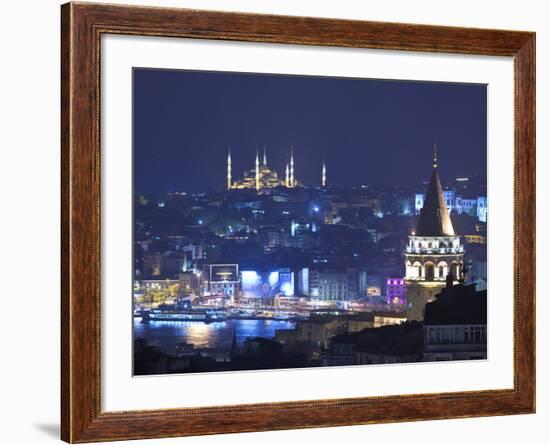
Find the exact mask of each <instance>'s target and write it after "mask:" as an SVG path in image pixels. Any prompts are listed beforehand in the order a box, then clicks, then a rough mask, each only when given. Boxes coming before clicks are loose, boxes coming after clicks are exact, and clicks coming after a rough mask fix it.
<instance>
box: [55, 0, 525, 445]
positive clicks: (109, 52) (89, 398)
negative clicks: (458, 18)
mask: <svg viewBox="0 0 550 445" xmlns="http://www.w3.org/2000/svg"><path fill="white" fill-rule="evenodd" d="M61 13H62V14H61V16H62V29H61V31H62V47H61V60H62V94H61V102H62V141H61V143H62V180H61V181H62V235H63V236H62V246H61V249H62V307H61V313H62V385H61V386H62V428H61V432H62V438H63V440H65V441H68V442H93V441H103V440H122V439H139V438H153V437H174V436H185V435H201V434H215V433H226V432H244V431H262V430H276V429H288V428H306V427H320V426H338V425H352V424H367V423H376V422H400V421H409V420H423V419H441V418H453V417H473V416H490V415H505V414H520V413H532V412H534V410H535V311H534V308H535V235H534V234H535V230H534V226H535V35H534V34H533V33H529V32H517V31H501V30H484V29H466V28H450V27H438V26H424V25H423V26H421V25H406V24H390V23H379V22H360V21H346V20H333V19H317V18H315V19H314V18H304V17H283V16H268V15H254V14H238V13H221V12H212V11H197V10H185V9H171V8H147V7H133V6H117V5H105V4H103V5H99V4H91V3H86V4H81V3H68V4H65V5H63V6H62V10H61Z"/></svg>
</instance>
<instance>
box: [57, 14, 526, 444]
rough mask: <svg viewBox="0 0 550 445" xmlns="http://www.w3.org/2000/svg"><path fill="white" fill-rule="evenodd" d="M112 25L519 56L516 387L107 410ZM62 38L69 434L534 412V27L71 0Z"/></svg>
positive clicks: (197, 431)
mask: <svg viewBox="0 0 550 445" xmlns="http://www.w3.org/2000/svg"><path fill="white" fill-rule="evenodd" d="M106 33H107V34H127V35H144V36H166V37H177V38H193V39H221V40H237V41H248V42H276V43H286V44H300V45H323V46H339V47H354V48H379V49H391V50H409V51H428V52H446V53H462V54H478V55H498V56H512V57H513V59H514V70H515V87H514V88H515V128H514V132H515V181H514V183H515V190H514V213H515V221H514V231H515V239H514V271H515V275H514V289H513V293H514V387H513V389H510V390H485V391H475V392H458V393H438V394H418V395H401V396H387V397H386V396H384V397H368V398H349V399H334V400H322V401H307V400H306V401H299V402H288V403H266V404H252V405H237V406H223V407H221V406H219V407H216V406H213V407H209V408H182V409H167V410H152V411H130V412H102V410H101V404H100V356H101V348H100V337H101V332H100V304H101V301H100V282H101V277H100V267H99V266H100V231H101V227H100V199H101V196H100V183H101V177H100V162H101V159H100V158H101V156H100V142H99V141H100V139H99V132H100V121H99V114H100V110H101V108H100V78H99V73H100V55H101V45H100V38H101V36H102V35H103V34H106ZM61 35H62V43H61V67H62V70H61V86H62V88H61V110H62V114H61V147H62V158H61V171H62V177H61V188H62V191H61V199H62V201H61V202H62V210H61V220H62V226H61V232H62V244H61V262H62V263H61V266H62V276H61V289H62V299H61V314H62V317H61V327H62V342H61V352H62V356H61V357H62V358H61V369H62V376H61V379H62V380H61V401H62V403H61V436H62V439H63V440H65V441H67V442H71V443H73V442H95V441H105V440H122V439H140V438H153V437H173V436H187V435H201V434H216V433H232V432H245V431H265V430H281V429H290V428H309V427H325V426H339V425H354V424H368V423H380V422H403V421H412V420H427V419H442V418H459V417H475V416H494V415H507V414H519V413H533V412H534V411H535V34H534V33H530V32H517V31H500V30H485V29H467V28H453V27H439V26H425V25H409V24H393V23H392V24H390V23H380V22H362V21H349V20H332V19H321V18H305V17H285V16H272V15H255V14H241V13H222V12H212V11H197V10H186V9H172V8H148V7H133V6H117V5H107V4H91V3H68V4H65V5H63V6H62V7H61ZM511 291H512V290H511ZM214 419H215V421H214Z"/></svg>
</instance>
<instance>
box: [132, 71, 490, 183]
mask: <svg viewBox="0 0 550 445" xmlns="http://www.w3.org/2000/svg"><path fill="white" fill-rule="evenodd" d="M239 99H240V101H239ZM395 104H399V106H396V105H395ZM134 119H135V120H134V159H135V162H134V165H135V170H134V187H135V190H136V191H138V192H151V191H171V190H173V191H189V192H199V191H214V190H223V189H225V188H226V177H227V175H226V159H227V152H228V149H229V147H231V156H232V171H233V176H234V177H239V176H241V175H242V174H243V173H244V172H245V171H246V170H248V169H250V168H251V167H253V161H254V157H255V154H256V150H260V153H262V152H263V148H264V146H265V147H266V149H267V153H268V157H269V165H270V167H272V168H273V169H274V170H276V171H277V172H278V173H279V176H280V177H281V174H282V173H284V169H285V165H286V164H287V163H288V156H289V153H290V150H291V147H293V151H294V158H295V163H296V176H297V177H299V178H300V179H301V180H302V181H303V183H304V185H306V186H319V185H321V174H322V173H321V168H322V165H323V162H325V164H326V169H327V184H328V185H336V186H341V187H350V186H358V185H362V184H383V185H389V184H391V185H409V184H412V183H415V182H416V181H418V178H419V177H425V174H424V172H427V170H426V168H427V165H428V163H429V159H430V156H431V151H432V147H433V144H434V143H437V144H438V150H439V153H440V158H441V159H442V160H443V161H444V162H443V164H442V167H441V169H440V170H441V176H442V177H443V178H446V179H452V178H455V177H457V176H481V177H485V175H486V162H487V160H486V138H487V130H486V86H485V85H478V84H450V83H435V82H411V81H385V80H372V79H342V78H330V77H309V76H282V75H265V74H237V73H217V72H202V71H177V70H150V69H135V70H134ZM392 127H395V128H396V129H398V130H399V131H393V128H392ZM389 160H391V161H389Z"/></svg>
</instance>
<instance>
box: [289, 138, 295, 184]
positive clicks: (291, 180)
mask: <svg viewBox="0 0 550 445" xmlns="http://www.w3.org/2000/svg"><path fill="white" fill-rule="evenodd" d="M288 186H289V187H294V147H290V180H289V185H288Z"/></svg>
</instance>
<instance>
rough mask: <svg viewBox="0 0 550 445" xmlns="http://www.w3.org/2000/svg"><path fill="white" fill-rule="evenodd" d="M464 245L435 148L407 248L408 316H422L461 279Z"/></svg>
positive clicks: (415, 318) (411, 317)
mask: <svg viewBox="0 0 550 445" xmlns="http://www.w3.org/2000/svg"><path fill="white" fill-rule="evenodd" d="M463 266H464V248H463V246H462V244H461V241H460V236H458V235H457V234H455V231H454V228H453V224H452V222H451V217H450V214H449V210H448V208H447V205H446V203H445V198H444V195H443V190H442V188H441V181H440V179H439V175H438V173H437V152H436V150H435V148H434V157H433V171H432V176H431V178H430V182H429V184H428V188H427V191H426V199H425V201H424V206H423V207H422V210H421V212H420V217H419V219H418V224H417V227H416V231H415V232H413V234H412V235H410V236H409V243H408V245H407V247H406V249H405V269H406V273H405V284H406V287H407V289H406V291H407V307H408V318H409V320H422V319H423V318H424V306H425V305H426V303H428V302H430V301H432V300H433V299H434V298H435V295H436V294H437V293H439V291H440V290H441V289H442V288H443V287H445V285H446V282H447V281H450V282H452V283H454V284H458V282H459V280H461V279H462V275H463Z"/></svg>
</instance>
